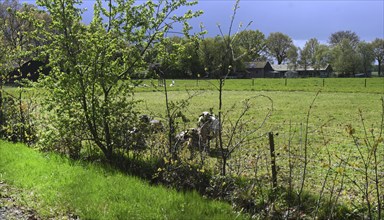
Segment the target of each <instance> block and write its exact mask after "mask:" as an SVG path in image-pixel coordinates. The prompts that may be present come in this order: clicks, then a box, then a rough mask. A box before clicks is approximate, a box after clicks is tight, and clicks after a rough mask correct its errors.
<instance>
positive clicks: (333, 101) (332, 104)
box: [135, 91, 384, 124]
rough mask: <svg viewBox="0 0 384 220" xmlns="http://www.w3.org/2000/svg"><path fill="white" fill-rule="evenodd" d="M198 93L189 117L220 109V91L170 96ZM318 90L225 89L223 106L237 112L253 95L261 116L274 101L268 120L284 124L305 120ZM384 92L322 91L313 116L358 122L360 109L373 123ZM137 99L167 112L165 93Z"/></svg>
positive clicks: (174, 96)
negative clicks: (211, 109) (285, 122)
mask: <svg viewBox="0 0 384 220" xmlns="http://www.w3.org/2000/svg"><path fill="white" fill-rule="evenodd" d="M193 93H196V95H195V96H194V97H193V98H192V99H191V100H190V106H189V107H188V109H186V110H185V111H184V113H185V114H186V115H187V116H190V117H192V118H193V117H195V118H196V117H197V115H198V114H200V113H201V112H203V111H209V109H210V108H213V112H214V113H216V114H217V111H218V92H217V91H188V92H186V91H171V92H169V95H168V98H169V100H170V101H174V102H176V101H180V100H182V99H186V98H187V97H188V96H189V94H193ZM315 95H316V92H301V91H292V92H287V91H224V93H223V108H224V111H226V110H228V109H230V108H231V107H232V106H233V105H236V107H235V109H234V110H233V111H232V112H231V114H233V115H236V114H238V113H239V111H240V109H241V105H242V104H241V102H242V101H243V100H245V99H247V98H252V97H254V98H252V109H251V110H250V114H251V115H253V116H257V117H256V118H261V117H262V116H263V115H265V114H266V113H267V111H268V109H270V108H271V103H270V101H269V99H268V98H266V97H269V98H270V99H272V101H273V112H272V116H271V118H270V120H269V121H271V122H273V123H282V122H284V121H289V120H292V121H294V122H298V123H300V122H303V121H304V119H305V117H306V114H307V111H308V109H309V106H310V104H311V102H312V100H313V99H314V98H315ZM383 95H384V94H375V93H372V94H370V93H329V92H327V93H325V92H321V93H320V94H319V95H318V97H317V99H316V101H315V103H314V106H313V108H312V117H316V118H319V120H320V119H321V120H323V121H326V120H330V119H332V120H333V121H335V122H336V123H343V124H346V123H352V124H354V123H356V122H357V121H356V119H357V118H358V110H359V109H361V110H362V112H363V114H364V116H365V118H366V120H367V122H369V123H374V122H375V120H376V119H378V118H379V117H380V112H381V101H380V99H381V97H382V96H383ZM135 97H136V99H140V100H142V101H143V102H142V103H140V104H139V108H140V109H141V110H142V111H144V112H147V113H149V114H152V115H164V114H165V96H164V94H163V93H162V92H138V93H136V94H135Z"/></svg>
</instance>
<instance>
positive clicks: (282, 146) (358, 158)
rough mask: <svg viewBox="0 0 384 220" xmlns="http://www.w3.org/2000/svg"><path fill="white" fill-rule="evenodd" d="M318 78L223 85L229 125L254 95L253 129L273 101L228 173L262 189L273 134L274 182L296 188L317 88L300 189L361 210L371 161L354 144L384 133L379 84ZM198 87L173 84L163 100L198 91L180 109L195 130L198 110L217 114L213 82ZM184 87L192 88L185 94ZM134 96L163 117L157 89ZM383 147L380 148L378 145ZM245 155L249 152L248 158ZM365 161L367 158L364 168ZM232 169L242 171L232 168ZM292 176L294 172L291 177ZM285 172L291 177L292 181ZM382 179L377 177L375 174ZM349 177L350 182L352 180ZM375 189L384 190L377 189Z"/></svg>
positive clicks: (267, 175)
mask: <svg viewBox="0 0 384 220" xmlns="http://www.w3.org/2000/svg"><path fill="white" fill-rule="evenodd" d="M322 80H323V79H288V81H287V86H285V81H284V79H256V80H255V82H254V86H252V80H251V79H250V80H228V81H227V82H226V84H225V87H224V88H225V89H224V90H225V91H224V93H223V97H224V98H223V107H224V112H225V111H226V110H228V109H231V107H232V106H234V105H236V107H235V108H234V110H232V111H230V112H229V114H228V116H227V117H229V118H232V120H235V118H236V117H237V116H238V114H239V112H240V110H241V101H242V100H244V99H246V98H250V97H256V98H254V99H253V101H252V108H251V110H250V112H249V114H248V116H247V117H254V118H255V124H254V125H250V126H255V127H257V126H258V125H259V124H260V123H261V121H262V120H263V119H264V117H265V115H266V114H267V112H268V110H269V109H271V108H272V106H271V103H270V102H269V99H267V98H266V96H267V97H269V98H270V99H272V100H273V112H272V115H271V116H270V118H269V119H268V121H267V123H265V124H264V125H263V127H262V128H261V129H260V130H259V131H258V132H257V133H256V135H255V136H257V138H256V139H254V141H253V142H252V143H248V144H247V146H246V147H245V148H246V149H244V148H240V149H239V150H238V152H237V153H235V154H234V155H233V157H232V158H231V160H230V169H229V171H228V172H229V173H230V174H232V175H244V176H246V177H251V178H255V179H260V180H261V181H263V180H264V181H265V182H264V185H267V184H268V183H269V182H268V181H270V170H269V166H270V164H269V162H268V161H269V160H270V158H269V149H268V146H269V142H268V138H267V133H268V132H273V133H274V134H278V136H275V144H276V148H277V149H276V152H277V154H278V155H279V156H278V157H277V161H278V166H279V172H278V173H279V182H280V181H281V184H282V186H284V187H288V185H289V183H288V182H287V180H288V179H291V181H292V184H293V185H294V186H293V188H295V187H298V186H299V185H300V183H301V175H302V167H303V160H304V159H303V158H304V156H303V149H304V144H303V142H304V138H305V132H306V129H305V126H306V118H307V113H308V111H309V109H310V105H311V103H312V101H313V100H314V99H315V96H316V93H317V92H318V91H319V90H321V92H320V93H319V95H318V96H317V98H316V100H315V102H314V105H313V106H312V108H311V109H310V117H309V124H308V126H309V127H308V144H307V145H308V146H307V147H308V152H309V153H308V154H309V155H308V164H307V167H308V170H307V183H306V185H305V189H306V190H307V191H308V192H311V193H312V194H313V195H320V192H321V191H322V192H323V194H321V195H322V196H323V198H324V197H327V198H328V199H329V198H330V201H332V198H335V197H336V196H335V195H334V193H335V192H336V191H335V190H336V189H339V190H340V193H339V196H338V197H337V198H338V200H339V201H342V202H343V203H344V204H347V205H348V207H359V206H361V205H362V204H364V203H365V202H366V201H364V199H362V198H361V197H360V196H358V195H361V193H362V192H361V189H362V188H364V183H363V182H364V181H363V180H362V178H363V176H362V171H361V170H362V169H363V168H364V161H365V160H367V158H371V159H372V156H369V155H371V154H370V153H369V151H370V150H368V148H367V145H366V144H362V146H360V142H361V143H364V142H365V143H367V142H366V141H371V143H373V142H374V141H373V139H374V138H373V135H376V137H377V136H378V134H379V133H380V131H381V130H382V129H383V128H382V124H381V123H382V121H381V120H382V110H383V109H382V102H381V99H382V97H383V95H384V79H383V78H369V79H367V82H366V83H367V86H366V87H365V79H341V78H339V79H324V80H325V82H324V83H325V85H324V87H323V86H322ZM196 83H197V82H196V81H195V82H193V81H177V80H176V81H175V85H176V86H174V87H170V89H171V90H172V91H171V92H169V99H170V100H171V101H180V100H182V99H186V98H187V97H188V96H189V94H191V93H193V92H194V91H196V92H197V95H196V96H195V97H194V98H192V99H191V101H190V106H189V107H188V108H187V109H186V110H184V111H183V113H184V114H186V115H187V116H188V117H189V118H190V119H191V122H190V123H189V124H188V125H187V126H186V127H188V126H189V127H195V126H196V122H197V118H198V115H199V114H200V113H201V112H203V111H209V109H210V108H212V110H213V112H214V113H216V114H217V111H218V92H217V91H215V89H214V85H213V84H214V83H216V82H215V81H200V82H199V87H197V86H196ZM194 84H195V85H194ZM185 88H189V89H191V90H189V91H188V92H186V91H185ZM198 88H204V89H205V90H200V89H198ZM140 89H142V90H141V91H149V90H150V89H149V88H140ZM159 89H161V88H159ZM194 89H197V90H194ZM136 98H139V99H142V100H144V102H143V103H142V104H141V105H140V108H141V109H143V111H146V112H147V113H149V114H151V115H154V116H158V117H159V118H162V117H164V115H165V97H164V94H163V93H162V92H161V91H155V92H138V93H136ZM360 111H361V113H362V117H363V120H362V118H361V116H360V113H359V112H360ZM363 122H364V124H363ZM227 125H228V123H227ZM363 125H364V126H366V127H365V128H366V131H367V132H368V135H367V136H366V138H364V135H365V130H364V126H363ZM223 126H224V127H225V126H226V125H225V124H224V125H223ZM348 126H352V127H353V128H354V130H355V131H356V134H355V135H356V136H358V137H360V139H359V141H358V144H359V145H356V143H354V141H353V139H352V138H351V137H350V136H349V135H348V132H347V129H346V128H347V127H348ZM371 132H372V135H371ZM380 144H381V145H380ZM382 144H383V143H379V146H382ZM358 146H360V147H358ZM360 153H361V154H360ZM248 155H253V157H252V156H248ZM289 155H290V156H289ZM378 155H381V156H384V150H383V149H382V148H380V150H379V151H378ZM289 157H290V158H289ZM292 158H294V159H292ZM351 158H353V159H351ZM349 160H352V161H353V162H350V161H349ZM255 161H256V162H255ZM292 161H294V162H292ZM371 162H372V161H369V163H371ZM212 163H214V162H212ZM290 163H291V165H292V164H294V167H291V168H290ZM249 164H252V165H249ZM378 165H379V167H383V165H384V163H383V162H382V161H381V162H379V164H378ZM255 166H256V167H258V171H257V172H258V173H257V174H255ZM238 167H243V168H242V169H238ZM290 172H292V173H291V174H289V173H290ZM368 172H369V173H370V175H371V174H373V169H372V164H371V165H369V169H368ZM288 175H292V177H289V176H288ZM381 175H383V174H382V173H381ZM370 178H373V177H372V176H371V177H370ZM383 178H384V177H383V176H381V177H380V179H383ZM354 180H356V181H355V182H354ZM381 181H382V180H381ZM340 184H342V185H340ZM371 184H373V181H370V183H369V184H368V185H369V188H370V190H371V191H370V193H373V192H374V191H373V190H372V189H373V188H374V186H373V185H371ZM322 187H325V188H324V189H325V190H324V189H323V190H322ZM381 190H384V188H382V187H381ZM371 196H372V198H373V197H374V196H373V195H371ZM355 218H356V217H355Z"/></svg>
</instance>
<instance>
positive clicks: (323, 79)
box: [323, 79, 325, 87]
mask: <svg viewBox="0 0 384 220" xmlns="http://www.w3.org/2000/svg"><path fill="white" fill-rule="evenodd" d="M324 85H325V79H323V87H324Z"/></svg>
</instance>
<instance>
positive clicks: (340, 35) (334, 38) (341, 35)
mask: <svg viewBox="0 0 384 220" xmlns="http://www.w3.org/2000/svg"><path fill="white" fill-rule="evenodd" d="M344 39H348V40H349V42H350V44H351V45H352V47H353V48H356V47H357V45H358V43H359V42H360V38H359V36H357V34H356V33H355V32H352V31H338V32H335V33H333V34H331V36H330V37H329V43H330V44H331V45H332V46H333V47H334V46H336V45H338V44H341V43H342V41H343V40H344Z"/></svg>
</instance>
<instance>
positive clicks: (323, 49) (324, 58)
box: [313, 44, 333, 70]
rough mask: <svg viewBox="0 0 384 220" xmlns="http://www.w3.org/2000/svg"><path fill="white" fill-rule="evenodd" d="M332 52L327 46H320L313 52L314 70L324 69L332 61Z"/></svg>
mask: <svg viewBox="0 0 384 220" xmlns="http://www.w3.org/2000/svg"><path fill="white" fill-rule="evenodd" d="M332 56H333V55H332V50H331V49H330V47H329V46H327V45H324V44H320V45H319V46H318V47H317V50H316V52H315V63H314V66H313V67H314V68H315V69H316V70H318V69H320V68H324V67H326V66H327V65H328V64H330V63H331V61H332Z"/></svg>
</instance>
